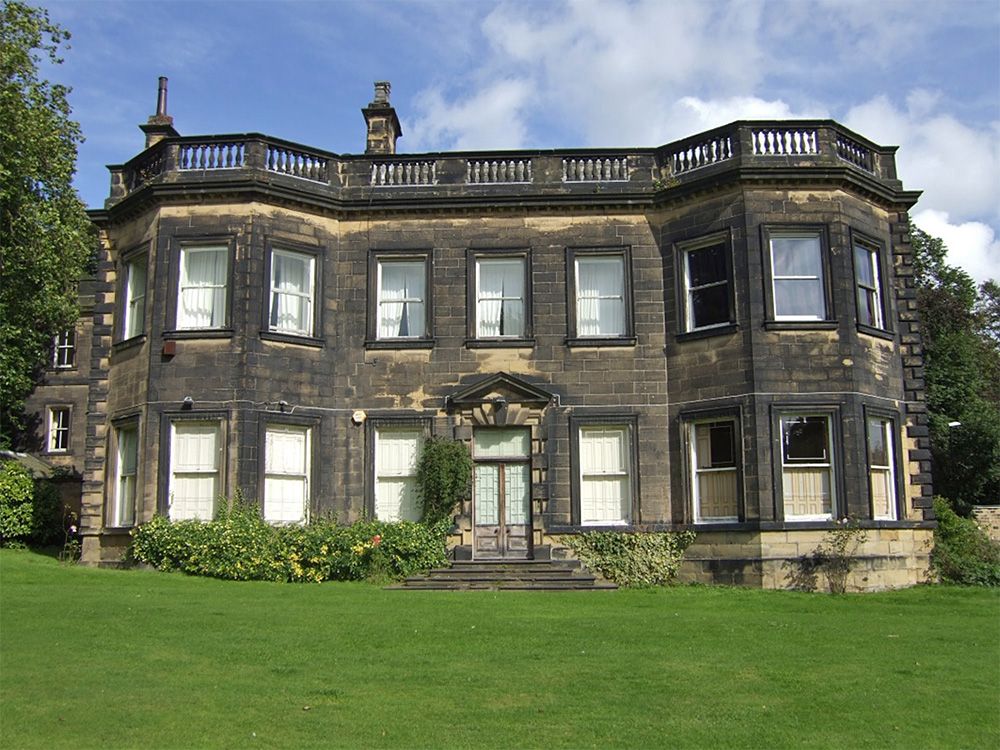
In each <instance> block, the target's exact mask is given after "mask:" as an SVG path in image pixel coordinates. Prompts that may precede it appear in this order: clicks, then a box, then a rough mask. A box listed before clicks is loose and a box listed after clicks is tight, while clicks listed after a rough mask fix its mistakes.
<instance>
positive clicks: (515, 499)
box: [33, 84, 932, 588]
mask: <svg viewBox="0 0 1000 750" xmlns="http://www.w3.org/2000/svg"><path fill="white" fill-rule="evenodd" d="M161 93H162V96H161V99H160V103H159V106H158V111H157V114H156V115H155V116H154V117H152V118H150V121H149V122H148V123H147V124H145V125H144V126H143V130H144V131H145V132H146V137H147V148H146V149H145V150H144V151H142V153H140V154H139V155H138V156H136V157H135V158H133V159H132V160H130V161H129V162H127V163H125V164H123V165H120V166H114V167H111V195H110V197H109V199H108V200H107V202H106V204H105V206H104V208H103V209H99V210H94V211H92V218H93V220H94V222H95V224H96V225H97V226H98V227H99V229H100V236H101V248H100V260H99V267H98V273H97V279H96V281H95V282H94V301H93V306H92V312H89V313H88V315H87V317H86V319H85V321H84V322H82V323H81V326H80V328H78V332H77V341H78V342H79V341H80V340H81V339H82V338H86V339H87V341H86V344H85V345H82V346H79V349H78V357H80V356H83V357H86V358H87V360H88V363H87V368H88V376H87V385H86V389H85V392H86V404H85V406H84V407H83V408H82V410H81V407H80V406H79V405H75V404H76V402H73V404H74V405H73V408H72V426H71V428H70V430H69V432H68V434H67V435H66V436H65V440H66V441H67V442H66V445H67V446H71V449H70V450H67V451H66V453H67V455H74V454H75V455H76V458H77V460H78V461H80V462H81V465H82V472H83V477H84V481H83V498H82V508H83V510H82V528H83V531H84V534H85V537H84V560H85V561H86V562H90V563H104V564H111V563H114V562H116V561H118V560H119V559H120V558H121V556H122V553H123V551H124V549H125V548H126V546H127V545H128V543H129V539H130V537H129V530H130V529H131V528H132V527H133V526H134V525H135V524H138V523H142V522H143V521H146V520H148V519H149V518H151V517H152V516H153V515H154V514H156V513H161V514H166V515H168V516H170V517H171V518H175V519H184V518H202V519H204V518H210V517H211V516H212V515H213V513H214V511H215V509H216V507H217V504H218V503H219V502H220V501H221V500H220V498H225V497H231V496H232V495H233V494H234V493H235V492H236V491H237V490H240V491H241V492H242V493H243V495H244V496H245V497H248V498H252V499H255V500H256V501H257V502H258V503H259V504H260V507H261V512H262V514H263V516H264V517H265V518H266V519H268V520H271V521H273V522H275V523H302V522H308V520H309V518H310V517H314V516H316V515H317V514H333V515H335V516H336V517H337V518H338V519H339V520H342V521H344V522H352V521H354V520H356V519H359V518H362V517H378V518H383V519H388V520H395V519H415V518H416V517H417V515H418V505H417V501H416V494H415V482H414V478H413V477H414V471H415V464H416V460H417V456H418V455H419V452H420V449H421V445H422V442H423V440H425V439H426V437H427V436H429V435H440V436H447V437H450V438H454V439H458V440H462V441H465V443H466V444H467V445H468V448H469V450H470V452H471V455H472V458H473V461H474V466H475V469H474V479H473V488H472V497H471V499H470V500H469V501H467V502H465V503H464V504H463V505H462V507H461V508H460V509H459V511H458V513H457V515H456V520H455V527H454V529H453V534H452V536H451V538H450V544H451V546H452V547H453V554H454V555H455V557H456V558H459V559H469V558H472V559H489V558H521V559H523V558H541V559H544V558H546V557H550V556H558V555H561V554H563V553H564V552H565V545H564V544H563V542H562V539H563V538H564V536H565V535H567V534H576V533H581V532H584V531H587V530H596V529H619V530H649V531H658V530H676V529H686V528H691V529H694V530H695V531H697V532H698V537H697V541H696V543H695V545H694V546H693V547H692V548H691V549H689V551H688V553H687V556H686V561H685V563H684V568H683V570H682V577H684V578H686V579H688V580H701V581H719V582H727V583H744V584H748V585H755V586H765V587H782V586H786V585H788V584H789V580H790V578H789V575H790V568H789V566H790V565H792V564H793V563H794V560H796V559H799V558H801V557H802V556H803V555H806V554H808V553H809V552H810V551H811V550H812V549H814V548H815V546H816V544H817V543H818V542H819V541H820V540H821V539H822V537H823V536H824V534H826V533H827V532H828V531H829V529H830V528H832V527H833V526H834V525H835V523H836V521H837V520H838V519H840V518H843V517H845V516H850V517H851V518H853V519H857V520H858V521H859V522H860V523H861V524H862V525H863V526H864V527H866V528H867V529H868V541H867V542H866V543H865V545H864V547H863V548H862V549H861V550H860V551H859V556H860V559H861V560H862V561H863V565H862V566H861V570H860V572H859V573H858V574H857V579H856V581H855V584H856V585H857V586H859V587H863V588H881V587H892V586H902V585H908V584H912V583H916V582H918V581H920V580H923V578H924V577H925V575H926V568H927V560H928V554H929V540H930V533H931V532H930V527H931V526H932V523H931V522H930V515H929V514H930V512H931V511H930V484H929V474H928V460H929V455H928V452H927V442H926V441H927V438H926V435H927V429H926V414H925V410H924V401H923V394H922V387H923V383H922V370H921V366H922V362H921V349H920V337H919V329H918V324H917V321H916V313H915V304H914V288H913V275H912V258H911V250H910V247H909V244H908V220H907V211H908V210H909V209H910V208H911V206H912V205H913V204H914V202H915V201H916V198H917V195H918V194H917V193H915V192H911V191H906V190H904V189H903V187H902V184H901V183H900V182H899V180H898V179H897V176H896V172H895V160H894V151H895V150H894V148H886V147H881V146H878V145H876V144H874V143H871V142H870V141H868V140H866V139H865V138H863V137H862V136H860V135H858V134H855V133H852V132H851V131H849V130H847V129H846V128H844V127H842V126H840V125H838V124H837V123H835V122H832V121H808V122H806V121H795V122H735V123H732V124H730V125H727V126H724V127H722V128H718V129H716V130H713V131H709V132H706V133H702V134H699V135H697V136H694V137H691V138H687V139H684V140H682V141H678V142H675V143H670V144H666V145H664V146H660V147H656V148H635V149H602V150H593V149H587V150H555V151H517V152H512V151H510V152H485V153H481V152H476V153H464V152H463V153H457V152H456V153H435V154H405V155H403V154H398V153H397V152H396V148H395V146H396V139H397V138H398V137H399V136H400V135H401V132H400V126H399V120H398V118H397V117H396V113H395V111H394V110H393V108H392V106H391V104H390V103H389V91H388V85H387V84H377V86H376V95H375V98H374V100H373V101H372V102H371V103H370V104H369V105H368V107H366V108H364V109H363V110H362V111H363V114H364V117H365V120H366V123H367V126H368V131H367V150H366V153H365V154H363V155H354V156H351V155H338V154H333V153H329V152H325V151H322V150H319V149H313V148H306V147H304V146H300V145H297V144H293V143H289V142H286V141H282V140H279V139H276V138H271V137H268V136H263V135H259V134H241V135H228V136H211V137H182V136H180V135H179V134H178V133H177V132H176V130H174V128H173V125H172V122H171V120H170V118H169V116H168V115H167V113H166V99H165V89H164V90H163V91H162V92H161ZM81 332H83V333H81ZM51 388H52V386H50V385H48V384H46V385H44V386H42V387H40V388H39V390H38V391H37V392H36V395H35V396H34V399H35V400H34V402H33V403H34V404H36V405H37V408H38V409H39V411H40V412H41V413H47V412H46V410H51V408H52V407H57V406H59V405H60V404H59V403H56V402H55V401H53V400H52V399H56V401H58V400H59V398H57V397H56V395H54V394H56V391H53V390H51ZM60 398H61V397H60ZM62 401H69V398H68V397H67V398H64V399H62ZM81 411H82V413H81ZM81 433H82V434H81ZM46 439H49V438H46ZM78 451H79V452H78Z"/></svg>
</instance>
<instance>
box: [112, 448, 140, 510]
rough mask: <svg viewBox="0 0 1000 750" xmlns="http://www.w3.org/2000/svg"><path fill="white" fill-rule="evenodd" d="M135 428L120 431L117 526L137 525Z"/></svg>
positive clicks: (116, 498)
mask: <svg viewBox="0 0 1000 750" xmlns="http://www.w3.org/2000/svg"><path fill="white" fill-rule="evenodd" d="M138 447H139V446H138V439H137V430H136V429H135V428H127V429H121V430H119V431H118V489H117V494H116V496H115V511H114V512H115V517H114V519H113V524H114V525H115V526H130V525H132V524H133V523H135V481H136V468H137V463H138V461H137V458H138Z"/></svg>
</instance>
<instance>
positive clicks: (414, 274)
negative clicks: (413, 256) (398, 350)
mask: <svg viewBox="0 0 1000 750" xmlns="http://www.w3.org/2000/svg"><path fill="white" fill-rule="evenodd" d="M377 283H378V312H377V325H378V338H380V339H407V338H411V339H419V338H424V337H426V336H427V305H426V300H427V264H426V262H425V261H424V260H383V261H379V263H378V282H377Z"/></svg>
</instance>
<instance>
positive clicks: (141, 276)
mask: <svg viewBox="0 0 1000 750" xmlns="http://www.w3.org/2000/svg"><path fill="white" fill-rule="evenodd" d="M124 315H125V321H124V324H123V325H122V338H125V339H130V338H133V337H135V336H141V335H142V334H143V332H144V331H145V325H146V256H145V255H140V256H138V257H136V258H133V259H132V260H130V261H128V263H126V264H125V307H124Z"/></svg>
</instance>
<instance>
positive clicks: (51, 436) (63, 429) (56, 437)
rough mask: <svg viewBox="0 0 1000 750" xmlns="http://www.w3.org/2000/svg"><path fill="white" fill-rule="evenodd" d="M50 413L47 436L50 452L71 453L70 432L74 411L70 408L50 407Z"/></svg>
mask: <svg viewBox="0 0 1000 750" xmlns="http://www.w3.org/2000/svg"><path fill="white" fill-rule="evenodd" d="M48 411H49V413H48V434H47V436H46V445H47V447H48V452H49V453H69V430H70V422H71V420H72V418H73V411H72V409H70V407H68V406H50V407H49V409H48Z"/></svg>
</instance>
